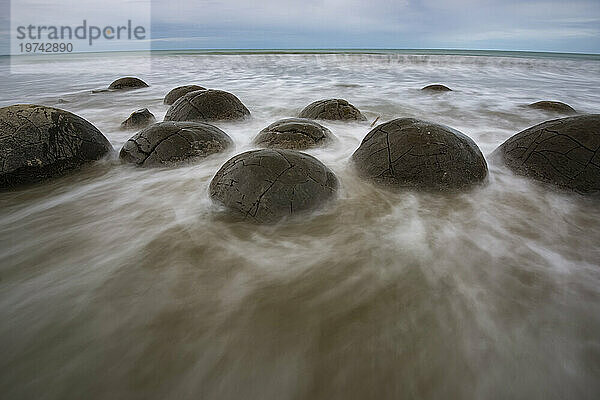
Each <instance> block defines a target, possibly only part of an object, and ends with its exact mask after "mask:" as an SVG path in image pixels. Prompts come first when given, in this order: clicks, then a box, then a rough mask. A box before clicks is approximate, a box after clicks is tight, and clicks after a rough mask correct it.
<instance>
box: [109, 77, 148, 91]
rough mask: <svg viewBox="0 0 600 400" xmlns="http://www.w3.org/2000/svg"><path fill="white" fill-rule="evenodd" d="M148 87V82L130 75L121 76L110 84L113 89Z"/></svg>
mask: <svg viewBox="0 0 600 400" xmlns="http://www.w3.org/2000/svg"><path fill="white" fill-rule="evenodd" d="M145 87H148V84H147V83H146V82H144V81H143V80H141V79H139V78H134V77H132V76H128V77H125V78H119V79H117V80H116V81H114V82H113V83H111V84H110V86H108V88H109V89H112V90H125V89H139V88H145Z"/></svg>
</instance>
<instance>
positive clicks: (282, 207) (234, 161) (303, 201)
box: [210, 149, 338, 222]
mask: <svg viewBox="0 0 600 400" xmlns="http://www.w3.org/2000/svg"><path fill="white" fill-rule="evenodd" d="M337 188H338V180H337V178H336V176H335V175H334V174H333V172H332V171H331V170H330V169H329V168H327V167H326V166H325V165H323V163H321V162H320V161H319V160H317V159H316V158H314V157H312V156H309V155H308V154H304V153H300V152H297V151H291V150H274V149H262V150H253V151H248V152H245V153H242V154H238V155H237V156H235V157H233V158H231V159H230V160H229V161H227V162H226V163H225V164H224V165H223V166H222V167H221V169H220V170H219V171H218V172H217V174H216V175H215V176H214V178H213V179H212V181H211V183H210V196H211V197H212V198H213V199H214V200H216V201H217V202H219V203H221V204H223V205H225V206H226V207H227V208H228V209H229V210H231V211H232V212H233V213H234V214H236V215H238V216H241V217H242V218H244V219H248V220H250V221H254V222H275V221H277V220H279V219H281V218H284V217H286V216H292V215H296V214H299V213H302V212H308V211H311V210H315V209H317V208H319V207H321V206H322V205H323V204H324V203H325V202H327V201H329V200H331V199H332V198H333V197H334V195H335V193H336V191H337Z"/></svg>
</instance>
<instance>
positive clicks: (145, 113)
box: [121, 108, 156, 129]
mask: <svg viewBox="0 0 600 400" xmlns="http://www.w3.org/2000/svg"><path fill="white" fill-rule="evenodd" d="M155 122H156V118H155V117H154V114H152V113H151V112H150V110H148V109H147V108H142V109H139V110H137V111H134V112H132V113H131V115H130V116H129V118H127V119H126V120H125V121H123V122H121V129H141V128H145V127H147V126H148V125H150V124H153V123H155Z"/></svg>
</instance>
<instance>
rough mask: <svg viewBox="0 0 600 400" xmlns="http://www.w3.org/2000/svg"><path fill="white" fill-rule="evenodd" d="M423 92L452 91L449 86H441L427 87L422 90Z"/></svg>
mask: <svg viewBox="0 0 600 400" xmlns="http://www.w3.org/2000/svg"><path fill="white" fill-rule="evenodd" d="M421 90H425V91H426V92H451V91H452V89H450V88H449V87H448V86H444V85H439V84H435V85H427V86H425V87H424V88H422V89H421Z"/></svg>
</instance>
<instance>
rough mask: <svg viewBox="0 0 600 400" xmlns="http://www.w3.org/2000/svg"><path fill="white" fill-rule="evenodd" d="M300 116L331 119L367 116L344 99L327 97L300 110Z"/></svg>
mask: <svg viewBox="0 0 600 400" xmlns="http://www.w3.org/2000/svg"><path fill="white" fill-rule="evenodd" d="M298 117H300V118H309V119H329V120H354V121H365V120H366V118H365V116H364V115H362V114H361V112H360V110H359V109H358V108H356V107H354V106H353V105H352V104H350V103H348V102H347V101H346V100H344V99H326V100H318V101H315V102H314V103H310V104H309V105H307V106H306V107H305V108H304V109H303V110H302V111H300V114H299V115H298Z"/></svg>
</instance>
